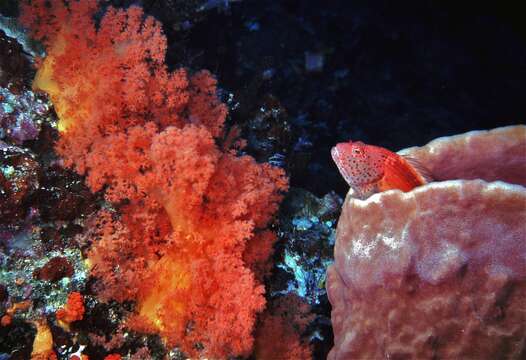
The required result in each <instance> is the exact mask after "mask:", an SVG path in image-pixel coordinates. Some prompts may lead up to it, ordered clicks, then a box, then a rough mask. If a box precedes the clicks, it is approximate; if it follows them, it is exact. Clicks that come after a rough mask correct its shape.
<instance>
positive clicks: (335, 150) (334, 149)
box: [331, 146, 340, 165]
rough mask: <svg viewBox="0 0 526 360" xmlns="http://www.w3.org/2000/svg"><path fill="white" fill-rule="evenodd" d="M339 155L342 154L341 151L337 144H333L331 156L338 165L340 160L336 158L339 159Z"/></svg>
mask: <svg viewBox="0 0 526 360" xmlns="http://www.w3.org/2000/svg"><path fill="white" fill-rule="evenodd" d="M339 155H340V152H339V151H338V148H337V147H336V146H333V147H332V149H331V156H332V159H333V160H334V162H335V163H336V165H338V162H337V161H336V159H338V157H339Z"/></svg>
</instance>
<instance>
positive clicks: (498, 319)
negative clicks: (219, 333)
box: [327, 127, 526, 359]
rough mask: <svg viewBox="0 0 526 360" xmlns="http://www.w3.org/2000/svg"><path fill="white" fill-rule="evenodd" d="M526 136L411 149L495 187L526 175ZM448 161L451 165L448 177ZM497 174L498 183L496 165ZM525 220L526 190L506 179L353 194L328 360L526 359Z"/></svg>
mask: <svg viewBox="0 0 526 360" xmlns="http://www.w3.org/2000/svg"><path fill="white" fill-rule="evenodd" d="M523 135H524V127H515V128H503V129H497V130H494V131H492V132H477V133H468V134H466V135H461V136H457V137H452V138H451V139H446V138H445V139H440V140H438V141H435V142H433V143H431V144H430V145H428V146H427V147H424V148H422V149H411V150H410V151H411V152H412V154H417V155H418V157H419V159H425V162H423V164H424V165H426V166H427V165H430V166H429V167H430V170H431V171H432V172H433V173H434V174H447V178H450V179H452V178H461V177H462V176H463V175H465V174H468V175H469V176H467V177H469V178H476V177H477V174H476V170H477V169H478V168H480V170H481V172H482V173H481V177H483V178H485V179H487V180H490V179H491V180H494V179H495V180H496V179H498V176H499V175H500V176H502V178H504V179H513V178H516V177H515V176H517V175H518V174H519V172H517V171H518V170H520V167H522V170H521V171H522V174H525V173H526V169H525V168H524V162H523V159H520V158H517V157H521V156H523V153H521V151H519V149H521V148H522V149H524V146H525V141H526V139H525V137H524V136H523ZM449 140H451V142H449V143H448V141H449ZM437 148H438V150H436V149H437ZM432 149H435V150H434V151H433V150H432ZM477 149H478V150H477ZM487 149H492V150H493V154H500V156H489V155H490V153H491V152H490V151H489V150H487ZM510 149H515V150H510ZM430 150H431V151H430ZM426 151H427V152H426ZM462 163H464V164H466V167H467V168H470V169H471V170H470V171H466V168H465V167H463V166H462ZM438 164H448V165H449V166H446V165H444V167H445V168H446V170H444V172H443V173H441V172H440V170H442V169H443V168H442V167H439V166H438ZM470 164H478V165H477V166H478V167H477V166H472V165H470ZM506 165H507V166H506ZM495 167H496V168H497V169H498V170H497V171H494V175H493V177H492V175H491V171H490V170H488V168H495ZM454 169H458V172H457V174H458V175H459V176H456V174H455V170H454ZM508 169H509V171H507V170H508ZM444 176H446V175H444ZM516 182H520V181H516ZM525 218H526V190H525V189H524V187H522V186H520V185H511V184H507V183H504V182H500V181H497V182H492V183H488V182H486V181H483V180H451V181H444V182H435V183H431V184H429V185H426V186H423V187H420V188H417V189H415V190H413V191H411V192H409V193H402V192H400V191H388V192H384V193H380V194H376V195H373V196H372V197H370V198H369V199H367V200H365V201H361V200H356V199H351V198H349V197H348V198H347V199H346V201H345V204H344V206H343V212H342V215H341V217H340V221H339V224H338V230H337V241H336V247H335V264H334V266H332V267H331V268H330V269H329V272H328V285H327V286H328V291H329V298H330V301H331V303H332V305H333V311H332V323H333V327H334V334H335V346H334V348H333V349H332V351H331V353H330V356H329V358H330V359H348V358H356V359H373V358H374V359H378V358H415V359H416V358H442V359H446V358H447V359H451V358H468V359H481V358H488V359H490V358H496V357H501V356H504V357H506V358H521V357H524V356H525V354H526V337H525V334H526V303H525V302H524V298H525V296H526V281H525V278H526V241H525V239H526V228H525V226H524V219H525Z"/></svg>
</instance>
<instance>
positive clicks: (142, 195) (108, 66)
mask: <svg viewBox="0 0 526 360" xmlns="http://www.w3.org/2000/svg"><path fill="white" fill-rule="evenodd" d="M46 4H47V3H46V2H45V1H33V2H32V3H31V5H30V6H29V7H26V8H24V11H23V14H22V16H21V19H22V21H23V23H24V24H25V25H26V26H28V27H29V28H30V29H32V30H33V35H34V36H35V37H36V38H39V39H41V40H43V41H44V43H45V44H46V46H47V51H48V54H47V57H46V58H45V60H44V61H43V63H42V64H41V66H40V68H39V71H38V73H37V75H36V78H35V82H34V87H35V88H38V89H40V90H43V91H45V92H47V93H48V94H49V96H50V98H51V99H52V101H53V104H54V106H55V109H56V111H57V114H58V116H59V123H58V129H59V131H60V133H61V134H60V139H59V141H58V144H57V152H58V153H59V155H61V156H62V157H63V158H64V163H65V164H66V165H67V166H70V167H73V168H74V169H75V170H76V171H77V172H78V173H79V174H83V175H86V176H87V178H86V181H87V184H88V185H89V187H90V188H91V190H92V191H99V190H103V189H104V193H105V199H106V200H107V201H108V202H111V203H112V204H113V206H114V209H104V210H101V211H100V212H98V213H97V215H96V216H94V217H93V218H92V221H91V222H90V224H91V226H92V228H91V230H90V231H89V232H87V233H86V234H85V237H84V239H85V242H86V245H87V246H90V250H89V255H88V257H89V263H90V266H91V274H92V275H94V276H95V277H96V278H98V279H99V282H98V284H97V286H96V290H97V293H98V296H99V297H100V298H101V299H103V300H106V301H109V300H117V301H120V302H122V301H126V300H135V301H136V302H137V305H136V311H135V313H134V314H133V315H132V316H130V317H129V318H128V320H127V325H128V327H130V328H132V329H135V330H138V331H143V332H149V333H159V334H161V336H162V337H163V338H164V339H165V341H166V342H167V344H169V346H180V347H181V349H182V350H183V351H184V352H186V353H187V354H189V355H191V356H198V354H201V356H205V355H206V356H210V357H218V358H222V357H227V356H235V355H248V354H249V353H250V352H251V350H252V344H253V338H252V336H251V333H252V330H253V326H254V323H255V317H256V314H257V313H258V312H260V311H262V310H263V307H264V304H265V299H264V297H263V293H264V287H263V285H262V284H261V282H260V280H258V279H260V278H261V276H260V275H259V274H256V271H258V269H264V268H267V266H265V264H264V263H265V262H267V261H268V258H269V255H270V253H271V251H272V244H273V242H274V241H275V240H276V237H275V235H273V234H272V233H270V232H269V231H268V230H266V227H267V226H268V225H269V223H270V222H271V220H272V218H273V215H274V213H275V212H276V210H277V208H278V203H279V201H280V200H281V197H282V195H281V193H282V191H284V190H286V189H287V180H286V178H285V176H284V172H283V171H282V170H281V169H279V168H274V167H272V166H270V165H269V164H258V163H256V161H255V160H254V159H253V158H251V157H249V156H246V155H245V156H239V155H238V154H237V148H236V147H235V146H236V143H230V142H229V141H226V140H225V141H222V140H224V139H228V134H225V132H224V131H223V127H224V121H225V117H226V107H225V105H223V104H222V103H221V102H219V100H218V98H217V95H216V82H215V80H214V79H213V77H212V76H211V75H210V74H209V73H208V72H205V71H201V72H198V73H195V74H193V75H191V74H189V73H188V72H187V71H185V70H183V69H180V70H176V71H174V72H169V71H168V69H167V67H166V65H165V64H164V58H165V52H166V38H165V37H164V35H163V34H162V32H161V28H160V27H161V26H160V23H158V22H157V21H156V20H154V19H153V18H152V17H145V16H144V14H143V12H142V9H141V8H139V7H136V6H132V7H129V8H128V9H126V10H118V9H114V8H111V7H110V8H108V9H107V10H106V12H105V14H104V16H103V17H102V19H101V21H100V25H99V26H98V27H97V28H96V27H95V24H94V23H93V20H92V17H93V15H94V14H95V12H96V11H97V10H98V8H97V3H96V1H73V2H69V3H67V4H66V3H64V2H63V1H52V2H51V6H50V7H47V6H46ZM80 54H82V55H80ZM102 80H103V81H102ZM218 142H223V146H222V147H220V146H218V145H217V143H218ZM225 144H226V145H225ZM254 244H258V245H257V246H258V248H259V253H258V254H257V256H255V254H254V252H253V251H252V252H250V251H247V252H245V249H253V248H254V246H255V245H254ZM263 250H265V251H263Z"/></svg>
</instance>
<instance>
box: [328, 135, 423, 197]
mask: <svg viewBox="0 0 526 360" xmlns="http://www.w3.org/2000/svg"><path fill="white" fill-rule="evenodd" d="M331 155H332V158H333V160H334V162H335V163H336V166H337V167H338V170H340V173H341V174H342V176H343V178H344V179H345V181H347V183H348V184H349V186H350V187H351V190H352V194H351V196H353V197H356V198H359V199H366V198H368V197H369V196H371V195H372V194H375V193H377V192H382V191H387V190H393V189H398V190H401V191H404V192H407V191H411V190H413V189H414V188H416V187H418V186H422V185H424V184H426V183H428V182H430V181H431V176H430V175H429V172H428V171H427V170H426V169H425V168H424V167H423V166H421V165H420V164H419V163H418V162H417V161H416V160H414V159H411V158H408V157H405V156H401V155H398V154H396V153H394V152H392V151H389V150H387V149H385V148H383V147H380V146H374V145H367V144H364V143H363V142H361V141H349V142H346V143H339V144H337V145H336V146H334V147H333V148H332V150H331Z"/></svg>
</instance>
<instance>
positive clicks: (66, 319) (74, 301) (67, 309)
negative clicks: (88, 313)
mask: <svg viewBox="0 0 526 360" xmlns="http://www.w3.org/2000/svg"><path fill="white" fill-rule="evenodd" d="M56 315H57V320H59V321H61V322H63V323H65V324H69V323H72V322H73V321H78V320H82V318H83V317H84V298H83V296H82V295H81V294H80V293H79V292H76V291H74V292H71V293H70V294H69V295H68V300H67V302H66V305H65V306H64V307H63V308H62V309H58V310H57V314H56Z"/></svg>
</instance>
